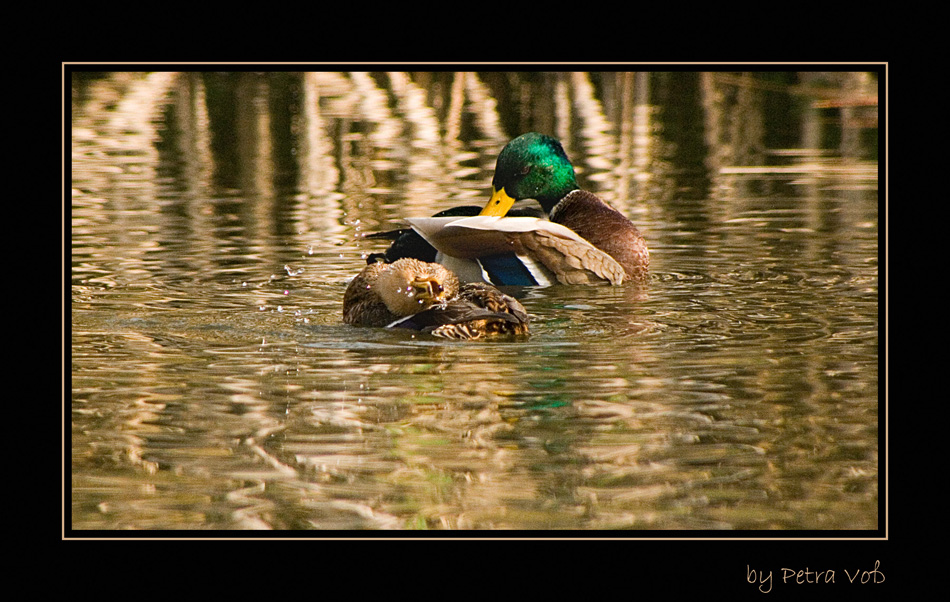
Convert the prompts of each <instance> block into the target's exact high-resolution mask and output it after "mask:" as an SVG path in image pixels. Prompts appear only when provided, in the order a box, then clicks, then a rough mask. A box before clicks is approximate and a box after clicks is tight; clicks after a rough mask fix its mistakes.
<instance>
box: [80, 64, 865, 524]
mask: <svg viewBox="0 0 950 602" xmlns="http://www.w3.org/2000/svg"><path fill="white" fill-rule="evenodd" d="M71 85H72V90H73V98H72V107H71V144H72V149H71V150H72V165H71V176H72V182H71V187H72V198H71V230H70V233H69V234H70V236H71V239H72V240H71V242H72V252H71V260H72V265H71V291H70V293H71V294H70V301H71V307H70V308H69V309H70V311H71V323H70V332H69V336H70V338H71V348H70V349H69V354H70V355H69V356H68V359H69V361H70V362H71V373H70V377H71V382H70V385H71V396H70V397H69V398H68V401H69V404H70V405H69V406H68V410H69V412H68V415H69V416H70V422H69V427H70V428H69V430H68V432H67V434H66V443H67V445H68V448H67V449H68V451H67V453H68V454H69V457H70V468H71V480H70V481H69V482H70V484H71V489H70V490H69V491H67V497H68V508H67V511H68V515H67V523H68V524H69V525H70V526H71V527H72V528H73V529H77V530H90V529H102V530H114V529H188V530H209V529H317V530H328V529H332V530H335V529H345V530H351V529H352V530H357V529H359V530H375V529H405V530H421V529H433V530H447V529H471V530H487V529H552V530H563V529H571V530H613V529H634V530H665V529H668V530H684V529H691V530H693V529H695V530H753V529H754V530H758V529H767V530H803V529H804V530H826V529H827V530H873V529H878V528H879V526H880V525H879V521H880V519H881V517H880V516H879V514H878V508H879V483H878V479H879V473H878V465H879V456H878V450H879V446H878V443H879V427H880V417H881V415H882V408H881V407H880V406H879V401H878V398H879V388H878V387H879V384H878V368H879V338H878V331H879V328H880V324H879V314H878V311H879V306H878V299H879V292H880V288H879V287H880V282H879V242H878V241H879V236H880V232H879V208H880V206H881V205H880V202H879V190H878V172H877V135H878V131H877V107H876V98H877V82H876V80H875V78H874V76H873V75H868V74H846V73H836V74H791V73H788V74H767V73H758V74H755V75H754V76H746V75H740V74H725V73H720V74H694V73H673V74H671V73H649V74H647V73H637V74H632V73H607V74H605V73H595V74H586V73H584V74H581V73H576V74H571V73H545V74H518V73H508V74H497V73H479V74H475V73H438V74H432V73H412V74H409V73H391V74H383V73H371V74H370V73H308V74H296V73H279V74H227V73H214V74H187V73H151V74H130V73H115V74H73V77H72V84H71ZM527 130H538V131H543V132H546V133H550V134H553V135H556V136H557V137H559V138H560V139H561V140H562V141H563V142H564V145H565V148H566V150H567V152H568V154H569V155H570V156H571V158H572V160H573V161H574V163H575V165H576V166H577V169H578V172H579V176H580V180H581V183H582V185H583V186H585V187H586V188H589V189H591V190H594V191H596V192H598V193H599V194H601V195H602V196H603V197H604V198H605V199H606V200H608V201H609V202H611V203H613V204H614V205H615V206H617V207H618V208H619V209H621V210H622V211H624V212H625V213H626V214H627V215H628V216H629V217H630V218H631V219H632V220H633V221H634V222H635V223H636V224H637V225H638V226H639V227H640V229H641V230H642V232H643V234H644V236H645V237H646V239H647V241H648V244H649V246H650V251H651V260H652V264H651V268H652V273H651V280H650V283H649V285H648V286H647V287H645V288H643V289H635V288H630V287H627V286H621V287H609V286H592V287H564V286H557V287H551V288H533V289H520V290H513V291H510V292H512V293H513V294H516V295H517V296H519V297H520V298H521V300H522V303H523V304H524V305H525V307H526V308H527V309H528V310H529V312H530V313H531V315H532V323H531V329H532V334H531V336H530V338H528V339H526V340H518V341H510V340H507V341H488V342H459V341H446V340H441V339H437V338H433V337H429V336H423V335H413V334H410V333H406V332H390V331H385V330H380V329H358V328H354V327H350V326H347V325H344V324H342V322H341V311H340V310H341V300H342V295H343V290H344V288H345V287H346V283H347V281H348V280H349V279H350V278H352V277H353V276H354V275H355V274H356V273H357V272H358V271H359V270H360V269H361V267H362V266H363V265H364V264H365V256H366V255H367V254H368V253H370V252H373V251H379V250H381V249H382V245H381V243H379V242H374V241H372V240H367V239H364V238H363V235H364V234H365V233H367V232H372V231H376V230H383V229H386V228H389V227H392V226H393V225H395V224H398V223H399V220H400V219H401V218H403V217H409V216H419V215H429V214H431V213H433V212H435V211H438V210H440V209H444V208H447V207H450V206H453V205H458V204H469V203H483V202H485V201H487V198H488V194H489V192H490V180H491V174H492V169H493V166H494V160H495V157H496V156H497V154H498V152H499V151H500V150H501V148H502V147H503V146H504V144H505V143H506V142H507V141H508V140H509V139H510V138H512V137H514V136H516V135H518V134H520V133H522V132H524V131H527Z"/></svg>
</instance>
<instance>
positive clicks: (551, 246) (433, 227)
mask: <svg viewBox="0 0 950 602" xmlns="http://www.w3.org/2000/svg"><path fill="white" fill-rule="evenodd" d="M406 221H408V222H409V224H410V225H411V226H412V228H413V230H415V231H416V232H418V233H419V235H420V236H422V238H424V239H425V240H426V241H427V242H428V243H429V244H431V245H432V246H433V247H435V248H436V249H438V250H439V251H440V252H442V253H443V254H444V255H448V256H451V257H456V258H459V259H467V260H482V259H484V258H487V257H492V256H499V255H512V254H514V255H515V256H519V257H522V258H524V259H530V260H533V261H536V262H537V263H539V264H540V265H542V266H544V268H546V269H547V270H548V271H550V272H551V273H552V274H553V275H554V276H555V278H556V279H557V281H558V282H560V283H562V284H593V283H596V282H603V281H607V282H610V283H611V284H620V283H622V282H623V279H624V276H625V274H624V270H623V267H622V266H621V265H620V264H619V263H617V261H616V260H614V258H612V257H611V256H610V255H608V254H606V253H604V252H603V251H601V250H599V249H597V248H596V247H594V246H593V245H591V244H590V243H589V242H587V241H586V240H584V239H583V238H581V237H580V236H579V235H578V234H576V233H575V232H574V231H572V230H571V229H569V228H566V227H564V226H562V225H560V224H556V223H554V222H550V221H547V220H543V219H538V218H534V217H494V216H483V215H479V216H474V217H462V218H456V217H429V218H411V219H408V220H406ZM496 284H505V283H499V282H496Z"/></svg>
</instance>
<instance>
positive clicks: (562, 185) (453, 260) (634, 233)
mask: <svg viewBox="0 0 950 602" xmlns="http://www.w3.org/2000/svg"><path fill="white" fill-rule="evenodd" d="M526 199H533V200H534V201H536V202H537V203H538V204H539V205H540V206H541V209H542V210H543V211H544V213H545V214H546V215H547V217H548V219H547V220H544V219H542V218H539V217H530V216H525V214H524V213H520V212H516V211H513V210H512V207H513V205H514V204H515V203H516V202H518V201H523V200H526ZM474 213H475V212H474V211H473V208H471V207H464V208H455V209H451V210H448V211H446V212H443V214H437V215H436V216H434V217H431V218H411V219H408V220H407V221H408V222H409V224H410V226H411V227H412V229H413V231H414V232H415V233H416V234H418V237H421V241H422V243H428V244H419V240H418V238H416V237H413V236H412V235H406V236H405V237H404V238H401V239H397V240H396V241H395V242H394V244H393V246H392V247H390V250H389V251H387V255H386V256H385V257H384V260H386V261H392V260H394V259H395V258H396V257H389V254H390V253H393V254H396V253H402V252H406V250H408V249H410V248H411V249H412V251H411V252H420V250H422V251H423V252H425V253H426V254H427V255H426V257H428V258H429V259H428V260H429V261H433V260H434V261H437V262H438V263H441V264H444V265H446V266H449V267H450V268H451V269H452V270H453V271H455V272H456V273H458V275H459V277H460V278H462V279H463V280H466V281H478V280H482V281H486V282H491V283H493V284H496V285H505V284H519V285H548V284H554V283H561V284H593V283H597V282H609V283H611V284H621V283H623V282H631V281H632V282H643V281H645V280H646V279H647V277H648V271H649V263H650V255H649V251H648V250H647V246H646V242H645V241H644V240H643V237H642V236H641V235H640V232H639V231H638V230H637V228H636V226H634V225H633V223H632V222H630V220H629V219H627V218H626V217H625V216H624V215H623V214H621V213H620V212H618V211H617V210H615V209H614V208H612V207H610V206H609V205H608V204H607V203H605V202H604V201H602V200H601V199H600V198H598V197H597V196H596V195H594V194H593V193H591V192H588V191H585V190H581V188H580V187H579V186H578V184H577V178H576V176H575V174H574V167H573V165H571V162H570V160H569V159H568V157H567V154H566V153H565V152H564V149H563V147H562V146H561V144H560V143H559V142H558V141H557V140H556V139H554V138H552V137H550V136H546V135H544V134H539V133H536V132H530V133H527V134H523V135H521V136H519V137H517V138H515V139H514V140H512V141H511V142H509V143H508V144H507V145H506V146H505V148H504V149H502V151H501V154H499V155H498V160H497V162H496V165H495V175H494V177H493V179H492V196H491V199H490V200H489V201H488V203H487V204H486V205H485V207H484V208H483V209H482V210H481V211H480V212H479V213H478V215H475V214H474ZM460 216H461V217H460ZM403 234H404V235H405V233H403ZM407 241H413V242H412V244H402V243H406V242H407ZM430 245H431V246H430ZM400 247H401V248H400ZM380 257H381V256H380V255H375V256H371V261H376V260H377V259H378V258H380Z"/></svg>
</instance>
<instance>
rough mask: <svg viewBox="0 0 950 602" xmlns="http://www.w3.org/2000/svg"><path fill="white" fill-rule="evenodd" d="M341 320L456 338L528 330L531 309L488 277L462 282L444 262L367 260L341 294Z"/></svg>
mask: <svg viewBox="0 0 950 602" xmlns="http://www.w3.org/2000/svg"><path fill="white" fill-rule="evenodd" d="M343 321H344V322H346V323H347V324H353V325H355V326H376V327H386V328H408V329H411V330H419V331H422V332H427V333H431V334H433V335H435V336H440V337H446V338H453V339H479V338H483V337H488V336H495V335H525V334H528V322H529V318H528V313H527V311H525V309H524V307H523V306H522V305H521V303H519V302H518V301H517V300H516V299H514V298H513V297H510V296H508V295H505V294H504V293H502V292H501V291H499V290H498V289H496V288H495V287H493V286H491V285H488V284H485V283H468V284H464V285H460V284H459V280H458V278H457V277H456V275H455V274H453V273H452V272H451V271H450V270H448V269H447V268H446V267H445V266H442V265H440V264H437V263H427V262H423V261H419V260H417V259H413V258H402V259H399V260H397V261H395V262H393V263H373V264H370V265H368V266H366V267H365V268H364V269H363V271H362V272H360V273H359V274H358V275H357V276H356V277H355V278H354V279H353V280H352V281H350V283H349V285H348V286H347V287H346V292H345V293H344V294H343Z"/></svg>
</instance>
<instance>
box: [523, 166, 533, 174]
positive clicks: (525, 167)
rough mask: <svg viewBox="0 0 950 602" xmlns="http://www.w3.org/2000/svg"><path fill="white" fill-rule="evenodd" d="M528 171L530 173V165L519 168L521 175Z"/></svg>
mask: <svg viewBox="0 0 950 602" xmlns="http://www.w3.org/2000/svg"><path fill="white" fill-rule="evenodd" d="M529 173H531V166H530V165H525V166H524V167H522V168H521V175H523V176H526V175H528V174H529Z"/></svg>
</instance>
